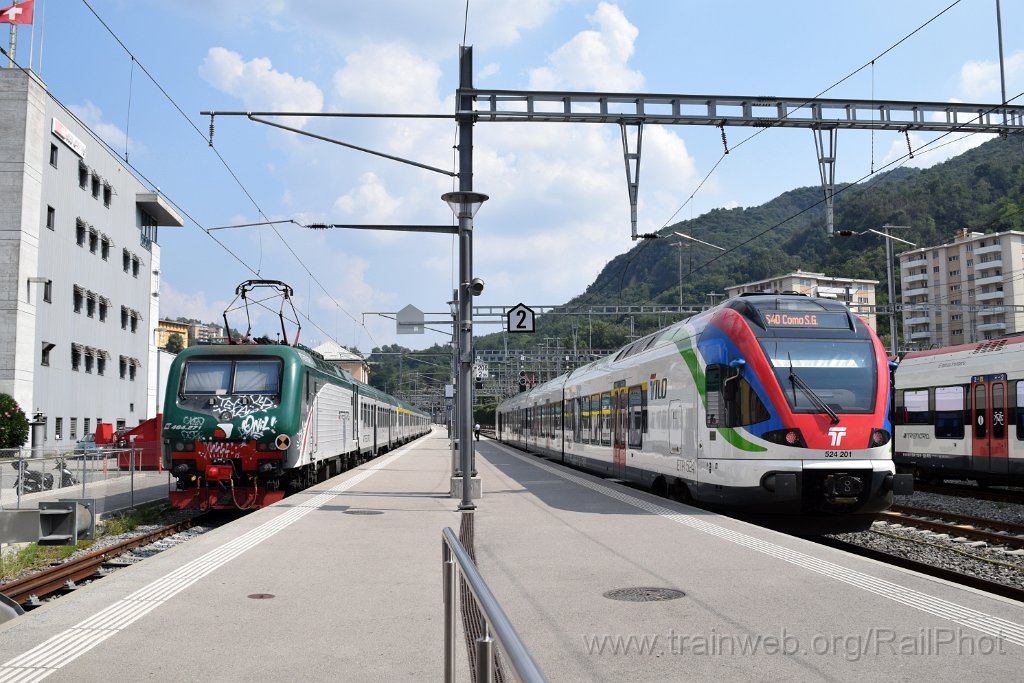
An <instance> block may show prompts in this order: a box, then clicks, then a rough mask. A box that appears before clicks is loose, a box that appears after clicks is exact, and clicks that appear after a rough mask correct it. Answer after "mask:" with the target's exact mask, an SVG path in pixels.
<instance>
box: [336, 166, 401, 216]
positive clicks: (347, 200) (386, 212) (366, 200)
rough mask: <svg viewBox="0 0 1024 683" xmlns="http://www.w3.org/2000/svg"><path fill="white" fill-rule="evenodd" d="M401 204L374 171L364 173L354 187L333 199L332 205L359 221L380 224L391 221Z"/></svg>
mask: <svg viewBox="0 0 1024 683" xmlns="http://www.w3.org/2000/svg"><path fill="white" fill-rule="evenodd" d="M401 204H402V200H401V199H399V198H396V197H393V196H391V195H390V194H389V193H388V190H387V188H386V187H385V186H384V181H383V180H381V178H379V177H378V176H377V175H376V174H374V173H364V174H363V175H362V176H361V177H360V178H359V184H358V185H357V186H356V187H354V188H353V189H352V190H351V191H350V192H349V193H348V194H345V195H342V196H341V197H338V198H337V199H336V200H335V201H334V207H335V208H336V209H337V210H339V211H341V212H342V213H343V214H345V215H346V216H358V217H359V219H360V220H359V222H360V223H380V224H386V223H391V222H393V221H394V216H395V213H396V212H397V211H398V209H399V208H400V207H401Z"/></svg>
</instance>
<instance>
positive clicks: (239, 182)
mask: <svg viewBox="0 0 1024 683" xmlns="http://www.w3.org/2000/svg"><path fill="white" fill-rule="evenodd" d="M82 4H84V5H85V7H86V8H87V9H88V10H89V12H91V13H92V15H93V16H94V17H95V18H96V20H97V21H98V22H99V23H100V25H101V26H103V28H104V29H106V31H107V32H108V33H109V34H110V36H111V37H112V38H113V39H114V40H115V41H116V42H117V43H118V45H120V46H121V49H123V50H124V51H125V53H126V54H127V55H128V56H129V57H130V58H131V59H132V63H133V66H134V64H138V66H139V69H140V70H141V71H142V73H144V74H145V75H146V77H147V78H149V80H150V81H151V82H152V83H153V85H155V86H156V88H157V89H158V90H159V91H160V93H161V94H162V95H163V96H164V97H165V98H166V99H167V101H168V102H169V103H170V104H171V106H172V107H173V108H174V109H175V110H176V111H177V112H178V114H179V115H180V116H181V117H182V118H183V119H185V121H187V122H188V124H189V126H191V127H192V129H193V130H195V132H196V134H197V135H199V136H200V138H201V139H202V140H203V142H204V143H205V142H207V138H206V135H204V133H203V132H202V130H200V129H199V127H198V126H197V125H196V123H195V122H194V121H193V120H192V119H191V118H189V116H188V115H187V114H186V113H185V112H184V110H183V109H182V108H181V106H179V105H178V103H177V102H176V101H175V100H174V98H173V97H171V95H170V93H168V92H167V90H166V89H165V88H164V87H163V86H162V85H161V84H160V82H159V81H157V79H156V78H155V77H154V76H153V75H152V74H151V73H150V72H149V70H148V69H147V68H146V67H145V65H144V64H143V63H142V62H140V61H139V60H138V58H137V57H136V56H135V55H134V53H133V52H132V51H131V50H130V49H129V48H128V46H127V45H126V44H125V43H124V41H123V40H121V38H120V37H119V36H118V35H117V34H116V33H115V32H114V30H113V29H111V28H110V26H109V25H108V24H107V23H106V21H104V20H103V18H102V17H101V16H100V15H99V13H97V12H96V10H95V9H94V8H93V7H92V5H90V4H89V0H82ZM126 135H127V134H126ZM126 145H127V139H126ZM104 146H106V147H108V149H109V145H106V143H104ZM207 146H208V147H209V148H211V149H212V150H213V152H214V154H215V155H216V157H217V159H218V160H219V161H220V162H221V164H222V165H223V167H224V168H225V170H226V171H227V172H228V174H229V175H230V176H231V178H232V179H233V180H234V181H235V183H236V184H237V185H238V187H239V189H241V191H242V193H243V194H244V195H245V196H246V198H248V200H249V201H250V202H251V203H252V205H253V207H255V209H256V211H257V212H258V214H259V215H260V216H262V217H263V218H264V219H266V220H267V221H268V222H269V221H270V218H269V217H268V216H267V215H266V213H264V211H263V209H262V207H261V206H260V205H259V203H258V202H257V201H256V198H255V197H254V196H253V195H252V193H251V192H250V191H249V189H248V188H247V187H246V186H245V184H244V183H243V182H242V180H241V179H240V178H239V177H238V175H237V173H235V171H234V169H233V168H231V165H230V164H229V163H228V162H227V159H225V158H224V156H223V155H222V154H221V152H220V150H218V149H217V148H216V147H215V146H214V145H213V144H212V141H210V143H209V144H208V145H207ZM126 150H127V146H126ZM115 154H116V153H115ZM125 157H126V163H127V151H126V152H125ZM133 170H134V167H133ZM151 185H152V183H151ZM153 187H155V185H153ZM190 220H192V222H193V224H195V225H196V227H198V228H199V229H201V230H203V231H204V232H206V233H207V235H209V232H208V231H207V230H206V228H203V227H202V225H201V224H200V223H199V222H198V221H195V220H194V219H191V217H190ZM271 229H272V230H273V231H274V234H275V235H277V237H278V239H279V240H280V241H281V243H282V244H284V246H285V248H286V249H287V250H288V252H289V253H291V255H292V256H293V257H294V258H295V260H296V261H297V262H298V264H299V265H300V266H301V267H302V269H303V270H304V271H305V272H306V274H307V275H308V276H309V277H310V278H312V280H313V281H314V282H316V284H317V286H318V287H320V289H321V290H322V291H323V292H324V294H326V295H327V297H328V298H329V299H330V300H331V301H332V302H333V303H334V305H335V306H336V307H337V309H338V310H340V311H342V312H343V313H344V314H345V315H347V316H348V317H349V318H351V319H352V321H353V322H355V323H356V324H357V325H360V326H361V327H362V329H363V331H364V332H366V334H367V336H368V337H369V338H370V340H371V342H372V343H373V344H374V345H377V341H376V339H374V337H373V334H372V333H371V332H370V331H369V329H368V328H367V327H366V326H365V325H364V324H363V323H362V322H361V321H359V320H358V319H357V318H356V317H355V316H353V315H352V314H351V313H349V312H348V310H346V309H345V307H344V306H342V305H341V303H340V302H338V300H337V299H335V297H334V295H333V294H331V293H330V291H328V290H327V288H326V287H325V286H324V285H323V283H322V282H321V281H320V280H319V278H317V277H316V276H315V275H313V273H312V271H311V270H310V269H309V267H308V266H307V265H306V264H305V262H304V261H303V260H302V259H301V258H300V257H299V255H298V254H296V253H295V250H294V249H292V247H291V245H290V244H289V243H288V241H287V240H285V239H284V237H283V236H282V235H281V233H280V231H278V230H277V228H276V227H274V226H271ZM259 239H260V263H259V264H258V265H257V267H256V268H255V269H253V268H252V267H250V266H249V265H248V264H247V263H245V261H244V260H243V259H242V258H241V257H239V256H238V255H237V254H235V253H234V252H232V251H231V250H230V249H229V248H228V247H227V246H226V245H225V244H224V243H223V242H221V241H220V240H216V239H214V241H215V242H217V244H218V245H219V246H220V247H221V248H222V249H224V250H225V251H227V252H228V253H230V254H231V255H232V256H233V257H234V258H235V259H236V260H238V261H239V262H240V263H243V264H245V265H246V267H247V268H248V269H249V270H250V271H251V272H253V273H255V274H256V276H257V277H259V276H260V271H261V270H262V258H263V248H262V234H260V236H259ZM303 315H305V316H306V318H307V319H308V320H310V322H311V324H313V326H314V327H316V328H317V329H318V330H320V331H321V332H324V331H323V330H322V329H321V328H320V327H319V325H317V324H315V323H312V319H311V318H309V316H308V314H303ZM324 334H325V335H326V336H327V337H328V338H329V339H332V340H334V341H335V342H337V340H336V339H334V338H333V337H331V335H329V334H327V333H326V332H324Z"/></svg>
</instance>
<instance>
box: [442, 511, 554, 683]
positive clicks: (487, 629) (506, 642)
mask: <svg viewBox="0 0 1024 683" xmlns="http://www.w3.org/2000/svg"><path fill="white" fill-rule="evenodd" d="M441 554H442V558H443V563H442V565H441V569H442V577H443V583H444V680H445V683H454V681H455V614H456V609H455V608H456V602H457V598H456V592H455V578H456V573H457V572H456V563H457V564H458V570H459V571H461V572H462V577H463V578H464V579H465V581H466V585H467V586H468V587H469V590H470V592H471V593H472V594H473V599H474V601H475V602H476V604H477V606H478V607H479V608H480V611H481V612H482V613H483V616H484V634H483V636H482V637H480V638H477V640H476V653H475V654H476V681H477V683H491V681H493V680H494V669H493V668H492V662H493V661H494V657H493V643H494V641H495V639H496V640H497V642H498V647H499V648H501V651H502V652H503V653H504V654H505V657H506V659H507V660H508V662H509V664H510V665H511V667H512V673H513V674H514V676H515V677H516V679H518V680H520V681H526V682H527V683H535V682H536V683H539V682H541V681H547V679H546V678H544V674H542V673H541V671H540V669H539V668H538V667H537V664H536V662H534V661H533V658H532V657H530V653H529V652H527V651H526V646H525V645H523V641H521V640H520V639H519V635H518V634H516V631H515V629H514V628H512V623H511V622H510V621H509V620H508V617H507V616H505V612H504V611H503V610H502V609H501V606H500V605H499V604H498V601H497V600H496V599H495V597H494V594H493V593H491V589H490V588H488V587H487V584H486V583H485V582H484V579H483V577H482V576H480V572H479V571H478V570H477V568H476V564H475V563H474V562H473V559H472V558H471V557H470V556H469V553H468V552H466V548H465V547H464V546H463V545H462V543H461V542H460V541H459V539H458V537H457V536H456V535H455V532H454V531H452V529H451V527H446V528H445V529H444V531H443V532H442V543H441ZM491 633H493V634H494V636H495V638H491Z"/></svg>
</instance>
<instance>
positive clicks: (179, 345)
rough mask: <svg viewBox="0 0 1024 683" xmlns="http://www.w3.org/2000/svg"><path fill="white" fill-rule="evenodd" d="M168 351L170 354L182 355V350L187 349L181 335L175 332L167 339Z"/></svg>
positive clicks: (166, 347)
mask: <svg viewBox="0 0 1024 683" xmlns="http://www.w3.org/2000/svg"><path fill="white" fill-rule="evenodd" d="M164 348H165V349H167V352H168V353H181V350H182V349H184V348H185V342H184V341H182V339H181V335H180V334H178V333H177V332H175V333H174V334H172V335H171V336H169V337H168V338H167V346H165V347H164Z"/></svg>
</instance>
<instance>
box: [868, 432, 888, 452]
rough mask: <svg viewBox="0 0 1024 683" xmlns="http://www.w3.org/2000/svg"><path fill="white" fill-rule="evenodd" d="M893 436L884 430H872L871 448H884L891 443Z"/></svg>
mask: <svg viewBox="0 0 1024 683" xmlns="http://www.w3.org/2000/svg"><path fill="white" fill-rule="evenodd" d="M890 438H892V435H891V434H889V432H887V431H885V430H884V429H872V430H871V447H872V448H874V447H876V446H884V445H885V444H887V443H889V439H890Z"/></svg>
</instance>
